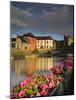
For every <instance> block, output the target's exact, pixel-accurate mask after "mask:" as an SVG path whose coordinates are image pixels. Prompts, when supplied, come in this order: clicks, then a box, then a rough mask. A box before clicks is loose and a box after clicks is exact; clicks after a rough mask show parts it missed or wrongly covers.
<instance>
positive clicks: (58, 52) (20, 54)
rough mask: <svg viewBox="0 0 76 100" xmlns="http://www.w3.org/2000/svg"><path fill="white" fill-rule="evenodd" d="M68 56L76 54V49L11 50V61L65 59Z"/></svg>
mask: <svg viewBox="0 0 76 100" xmlns="http://www.w3.org/2000/svg"><path fill="white" fill-rule="evenodd" d="M67 54H74V49H73V48H72V47H66V48H57V49H55V50H49V51H46V52H45V51H34V52H30V51H27V52H26V51H21V50H18V49H12V50H11V59H24V58H33V57H52V56H56V57H60V56H62V57H65V56H67Z"/></svg>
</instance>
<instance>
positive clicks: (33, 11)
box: [10, 1, 74, 40]
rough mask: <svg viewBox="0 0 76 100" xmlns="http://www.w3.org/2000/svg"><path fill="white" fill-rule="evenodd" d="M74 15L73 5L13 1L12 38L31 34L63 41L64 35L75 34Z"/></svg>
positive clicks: (11, 8) (11, 5) (11, 14)
mask: <svg viewBox="0 0 76 100" xmlns="http://www.w3.org/2000/svg"><path fill="white" fill-rule="evenodd" d="M73 13H74V7H73V5H58V4H41V3H26V2H15V1H11V3H10V24H11V30H10V33H11V36H13V37H15V36H17V34H24V33H25V34H26V33H27V32H31V33H32V34H34V35H37V36H38V35H40V36H51V37H52V38H53V39H55V40H63V39H64V35H72V36H73V34H74V32H73V30H74V29H73V24H74V21H73V20H74V18H73V16H74V14H73Z"/></svg>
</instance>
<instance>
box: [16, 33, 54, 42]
mask: <svg viewBox="0 0 76 100" xmlns="http://www.w3.org/2000/svg"><path fill="white" fill-rule="evenodd" d="M17 37H18V38H20V39H21V41H22V42H27V41H28V42H29V39H27V37H33V38H35V39H37V40H52V38H51V37H50V36H34V35H33V34H32V33H27V34H24V35H18V36H17Z"/></svg>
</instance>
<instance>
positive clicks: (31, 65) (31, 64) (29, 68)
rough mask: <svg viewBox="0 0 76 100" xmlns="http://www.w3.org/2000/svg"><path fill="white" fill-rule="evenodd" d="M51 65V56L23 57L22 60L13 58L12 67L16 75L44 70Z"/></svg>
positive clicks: (27, 74) (28, 74)
mask: <svg viewBox="0 0 76 100" xmlns="http://www.w3.org/2000/svg"><path fill="white" fill-rule="evenodd" d="M52 66H53V58H39V57H36V58H25V59H24V60H13V61H12V68H13V69H14V72H15V73H16V75H17V76H21V75H24V74H25V75H26V76H30V75H32V74H34V73H35V72H40V71H43V72H46V71H48V70H49V69H50V67H52Z"/></svg>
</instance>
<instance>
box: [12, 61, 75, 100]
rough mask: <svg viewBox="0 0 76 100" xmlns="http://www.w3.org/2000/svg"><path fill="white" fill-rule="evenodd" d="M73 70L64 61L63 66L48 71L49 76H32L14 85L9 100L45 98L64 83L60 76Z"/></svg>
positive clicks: (69, 63)
mask: <svg viewBox="0 0 76 100" xmlns="http://www.w3.org/2000/svg"><path fill="white" fill-rule="evenodd" d="M64 69H66V71H68V70H72V69H73V62H72V61H71V60H65V61H64V63H63V64H58V65H56V66H54V67H52V68H51V69H50V73H49V74H45V73H44V74H43V75H33V76H31V77H29V78H27V79H25V80H24V81H22V82H20V83H19V84H18V85H16V86H15V87H14V88H13V90H12V91H11V98H13V99H14V98H24V97H36V96H47V95H49V94H50V91H52V90H53V89H54V88H55V87H58V86H59V84H62V82H64V77H62V75H61V74H63V73H64Z"/></svg>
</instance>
